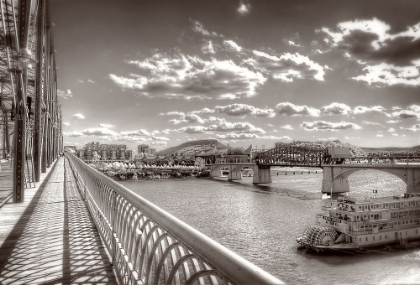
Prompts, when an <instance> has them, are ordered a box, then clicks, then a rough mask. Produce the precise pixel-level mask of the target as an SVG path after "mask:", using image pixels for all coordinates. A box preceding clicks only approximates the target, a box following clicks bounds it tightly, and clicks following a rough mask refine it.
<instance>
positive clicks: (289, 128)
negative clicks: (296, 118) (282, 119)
mask: <svg viewBox="0 0 420 285" xmlns="http://www.w3.org/2000/svg"><path fill="white" fill-rule="evenodd" d="M280 128H281V129H285V130H293V127H292V126H291V125H284V126H281V127H280Z"/></svg>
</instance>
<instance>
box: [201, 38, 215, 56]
mask: <svg viewBox="0 0 420 285" xmlns="http://www.w3.org/2000/svg"><path fill="white" fill-rule="evenodd" d="M201 52H202V53H204V54H207V53H210V54H215V53H216V50H215V49H214V46H213V42H212V41H210V40H204V44H203V45H202V46H201Z"/></svg>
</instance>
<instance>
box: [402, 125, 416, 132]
mask: <svg viewBox="0 0 420 285" xmlns="http://www.w3.org/2000/svg"><path fill="white" fill-rule="evenodd" d="M401 129H402V130H404V131H410V132H417V131H420V124H416V125H414V126H412V127H410V128H401Z"/></svg>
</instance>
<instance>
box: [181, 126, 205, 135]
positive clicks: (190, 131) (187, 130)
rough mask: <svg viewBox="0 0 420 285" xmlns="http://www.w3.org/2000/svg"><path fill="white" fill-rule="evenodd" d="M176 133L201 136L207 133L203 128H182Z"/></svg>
mask: <svg viewBox="0 0 420 285" xmlns="http://www.w3.org/2000/svg"><path fill="white" fill-rule="evenodd" d="M178 131H182V132H185V133H187V134H203V133H205V132H207V131H208V130H207V127H204V126H188V127H182V128H180V129H179V130H178Z"/></svg>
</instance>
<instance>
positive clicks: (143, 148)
mask: <svg viewBox="0 0 420 285" xmlns="http://www.w3.org/2000/svg"><path fill="white" fill-rule="evenodd" d="M148 148H149V145H147V144H141V145H139V146H137V153H145V151H146V149H148Z"/></svg>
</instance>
